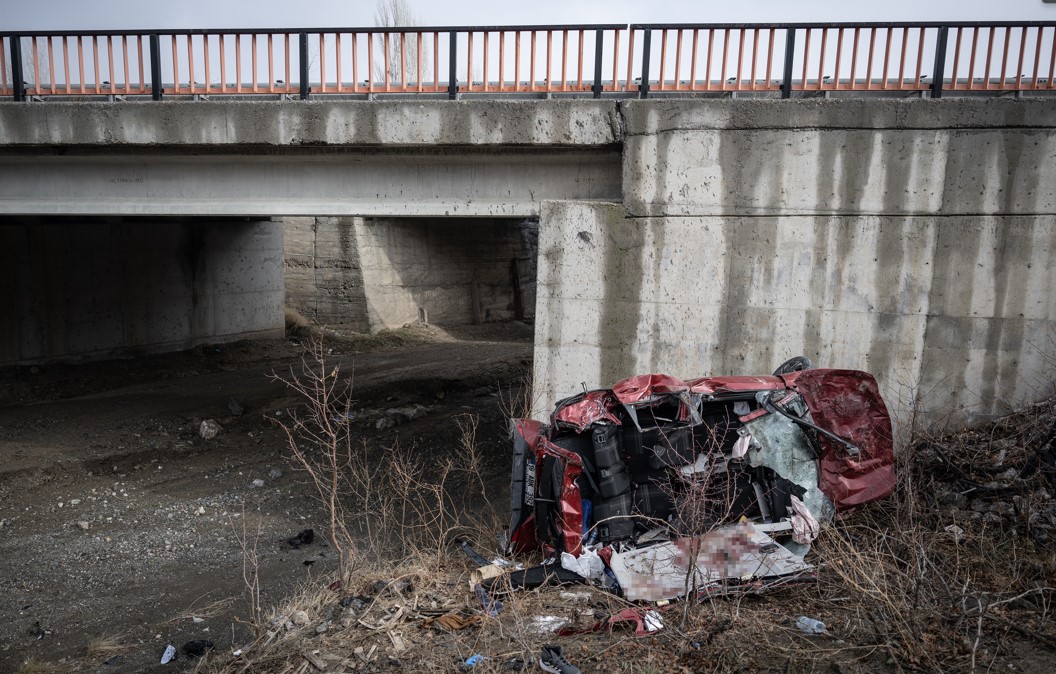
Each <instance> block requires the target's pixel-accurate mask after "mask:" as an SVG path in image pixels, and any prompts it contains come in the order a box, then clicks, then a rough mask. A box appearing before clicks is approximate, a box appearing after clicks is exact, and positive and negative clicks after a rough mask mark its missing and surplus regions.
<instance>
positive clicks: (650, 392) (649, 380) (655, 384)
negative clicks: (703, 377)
mask: <svg viewBox="0 0 1056 674" xmlns="http://www.w3.org/2000/svg"><path fill="white" fill-rule="evenodd" d="M688 390H689V387H688V386H687V385H686V382H684V381H682V380H681V379H679V378H678V377H672V376H671V375H667V374H640V375H638V376H635V377H628V378H627V379H624V380H623V381H621V382H617V383H616V384H615V385H614V386H613V387H612V393H613V395H614V396H616V399H617V400H619V401H620V402H621V403H623V404H624V405H633V404H634V403H639V402H642V401H643V400H648V399H649V398H652V397H653V396H656V395H662V394H667V393H682V392H683V391H688Z"/></svg>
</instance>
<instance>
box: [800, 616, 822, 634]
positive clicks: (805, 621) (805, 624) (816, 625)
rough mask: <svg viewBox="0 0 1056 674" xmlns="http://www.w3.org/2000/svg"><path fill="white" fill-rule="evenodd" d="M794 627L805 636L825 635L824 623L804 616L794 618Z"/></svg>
mask: <svg viewBox="0 0 1056 674" xmlns="http://www.w3.org/2000/svg"><path fill="white" fill-rule="evenodd" d="M796 627H798V628H799V629H800V631H802V632H804V633H806V634H825V623H823V622H821V621H820V620H815V619H813V618H808V617H807V616H805V615H801V616H799V617H798V618H796Z"/></svg>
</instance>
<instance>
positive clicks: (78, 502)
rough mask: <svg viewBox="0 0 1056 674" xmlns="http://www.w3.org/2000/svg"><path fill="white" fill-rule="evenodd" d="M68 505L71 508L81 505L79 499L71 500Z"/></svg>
mask: <svg viewBox="0 0 1056 674" xmlns="http://www.w3.org/2000/svg"><path fill="white" fill-rule="evenodd" d="M70 505H71V506H75V505H81V499H79V498H71V499H70Z"/></svg>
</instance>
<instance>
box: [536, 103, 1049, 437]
mask: <svg viewBox="0 0 1056 674" xmlns="http://www.w3.org/2000/svg"><path fill="white" fill-rule="evenodd" d="M624 113H625V117H626V123H627V137H626V139H625V145H624V190H625V193H624V205H623V206H614V205H611V204H568V203H563V204H562V203H554V204H548V205H546V206H544V208H543V211H542V215H541V228H540V278H539V287H540V292H539V306H538V313H539V315H540V321H539V323H538V327H537V337H536V359H535V380H536V382H537V386H538V387H539V388H538V391H537V396H536V398H537V407H536V414H537V415H543V414H545V413H546V412H547V407H548V405H549V404H550V402H551V401H552V400H554V399H556V398H560V397H563V396H565V395H569V394H571V393H573V392H575V391H577V390H579V388H580V386H581V383H586V385H587V386H588V387H593V386H607V385H610V384H612V383H613V382H614V381H616V380H618V379H620V378H622V377H625V376H628V375H630V374H634V373H636V372H643V371H661V372H669V373H671V374H675V375H680V376H686V377H689V376H697V375H703V374H718V373H729V374H748V373H765V372H769V371H771V370H772V369H773V368H774V367H775V366H776V365H777V364H779V363H780V362H781V361H783V360H785V359H786V358H788V357H790V356H794V355H798V354H801V353H802V354H806V355H809V356H811V357H812V358H813V359H814V360H815V361H816V362H817V363H818V364H820V365H822V366H830V367H850V368H860V369H864V370H869V371H872V372H874V373H875V374H876V375H877V377H878V379H879V380H880V382H881V385H882V386H883V389H884V392H885V395H886V396H887V398H888V400H889V402H890V403H891V405H892V407H893V408H896V410H895V411H896V412H900V411H902V409H903V408H904V409H910V408H912V409H916V410H917V411H918V412H920V413H923V419H924V420H926V421H928V422H932V423H941V422H943V421H946V420H950V421H953V422H955V423H961V422H965V421H968V422H971V421H975V420H981V419H985V418H987V417H989V416H991V415H994V414H998V413H1001V412H1004V411H1006V410H1007V409H1008V407H1009V405H1012V404H1016V403H1020V402H1023V401H1027V400H1032V399H1036V398H1037V397H1039V396H1041V395H1045V394H1047V393H1051V391H1052V382H1053V380H1054V377H1056V350H1054V344H1056V299H1054V295H1053V292H1052V290H1053V289H1054V288H1056V278H1054V274H1056V272H1054V265H1053V263H1052V260H1053V259H1054V258H1053V256H1054V254H1056V106H1054V105H1053V104H1052V103H1050V102H1048V101H993V100H987V101H949V102H946V101H943V102H938V101H840V102H835V101H802V102H796V103H795V104H793V105H791V106H788V105H783V102H778V101H773V102H766V101H752V102H741V103H738V102H730V101H721V102H718V101H716V102H704V101H699V102H686V101H677V102H651V103H642V102H633V103H630V104H627V105H626V106H625V110H624Z"/></svg>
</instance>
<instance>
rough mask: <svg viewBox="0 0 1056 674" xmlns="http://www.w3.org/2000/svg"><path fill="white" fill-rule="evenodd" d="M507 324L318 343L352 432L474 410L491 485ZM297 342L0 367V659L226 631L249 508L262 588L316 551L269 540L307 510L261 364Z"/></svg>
mask: <svg viewBox="0 0 1056 674" xmlns="http://www.w3.org/2000/svg"><path fill="white" fill-rule="evenodd" d="M523 328H524V326H521V328H516V329H513V330H511V329H504V330H500V331H494V330H493V331H491V333H490V334H488V333H483V334H482V333H478V334H476V335H471V337H475V338H476V339H475V340H473V341H470V340H448V341H442V342H432V343H422V344H414V345H410V346H400V347H396V348H393V347H387V346H385V345H384V344H382V345H381V348H376V346H377V345H375V350H369V351H367V352H362V353H356V351H358V350H362V349H363V345H362V344H359V343H354V342H344V341H342V340H340V339H335V340H332V341H331V343H330V345H329V347H330V348H332V349H333V351H332V353H331V358H332V359H333V360H336V361H337V362H340V363H341V365H342V367H343V368H344V369H343V371H345V372H354V382H355V390H356V398H357V400H358V401H359V404H358V405H357V409H358V411H359V412H358V414H359V416H358V417H357V420H356V422H355V423H356V424H357V428H358V432H359V433H360V434H361V435H362V437H363V438H365V439H367V440H368V441H369V442H372V443H377V444H378V445H379V446H384V445H386V444H387V443H388V444H391V443H392V442H395V441H397V440H398V441H399V442H400V443H401V444H403V445H404V446H406V443H412V444H413V445H414V446H415V447H417V448H418V449H419V450H420V451H423V452H435V453H439V454H442V453H444V452H450V451H454V448H455V447H456V446H457V443H456V440H457V426H456V424H455V417H456V416H457V415H459V414H465V413H474V414H478V415H479V416H480V424H479V428H480V435H479V436H478V441H479V442H480V444H481V446H482V447H484V448H485V449H486V450H487V451H488V452H489V456H490V459H489V460H490V461H492V462H493V464H492V466H491V468H492V472H493V473H494V475H495V478H496V482H495V484H496V489H499V490H501V489H502V488H503V486H504V485H506V484H507V482H508V479H507V474H506V471H507V466H508V461H507V458H506V453H505V452H506V447H505V443H504V438H505V421H504V415H503V412H502V409H501V407H502V399H501V398H500V395H499V392H500V389H501V390H502V391H503V392H506V391H508V390H509V389H510V387H513V388H514V389H516V388H517V387H518V386H519V384H520V382H521V381H522V379H523V376H524V375H525V373H526V372H527V370H528V366H529V363H530V357H531V345H530V342H529V341H528V340H529V338H530V329H523ZM299 354H300V349H299V347H298V345H297V344H296V343H292V342H290V341H285V340H284V341H277V342H256V343H240V344H236V345H227V346H224V347H223V348H208V349H204V348H203V349H197V350H195V351H192V352H186V353H183V354H171V355H168V356H152V357H148V358H143V359H139V360H136V361H114V362H110V363H95V364H88V365H80V366H53V367H49V368H45V369H43V370H38V369H33V370H30V369H28V368H19V369H17V370H9V371H6V372H0V390H3V393H2V394H0V521H2V526H0V579H2V585H3V588H4V591H3V592H2V593H0V671H18V669H19V668H20V667H24V663H25V662H26V661H27V660H31V661H39V662H44V663H58V666H59V668H60V669H61V670H69V669H87V670H88V671H108V672H121V671H128V672H142V671H152V670H154V669H155V668H157V669H158V671H169V672H171V671H180V670H182V669H185V668H187V667H189V666H190V662H189V661H188V660H186V659H181V660H180V661H179V662H178V663H177V665H178V669H176V670H174V669H173V666H172V665H169V666H166V667H161V666H160V665H158V662H159V658H160V657H161V654H162V652H163V651H164V649H165V646H166V645H167V644H169V643H172V644H175V645H176V646H180V645H182V644H183V643H184V642H186V641H189V640H192V639H208V640H211V641H214V642H216V644H217V647H218V648H229V647H231V646H232V644H238V643H240V639H243V638H244V637H245V630H243V629H240V626H239V624H238V623H237V622H233V620H236V619H237V618H242V619H244V618H245V617H246V616H247V604H246V602H245V600H244V582H243V577H242V572H243V551H242V548H241V545H240V543H239V541H238V535H239V534H241V532H242V526H243V525H242V521H243V519H245V520H246V521H247V522H249V523H250V526H249V528H250V530H252V529H254V528H255V527H256V526H257V524H258V523H259V526H260V527H261V533H260V538H259V548H258V550H259V555H260V560H261V567H260V573H261V578H262V582H261V587H262V600H263V603H265V604H267V603H269V602H271V601H274V600H277V599H278V598H279V597H280V596H281V595H282V594H283V593H284V592H286V591H288V590H289V589H291V588H292V587H294V586H295V585H296V584H297V583H298V582H299V581H301V580H303V579H304V578H305V577H306V576H307V575H319V574H321V573H325V572H326V571H328V570H330V569H332V568H333V561H334V560H333V555H332V553H331V552H330V550H329V549H328V548H327V547H326V545H325V544H323V543H320V542H318V541H319V539H317V542H316V543H313V544H311V545H308V546H304V547H302V548H300V549H297V550H295V549H293V548H291V546H290V545H289V544H288V543H287V542H286V540H287V539H288V538H289V537H291V536H293V535H295V534H296V533H298V532H299V531H301V530H303V529H307V528H314V529H315V530H316V531H317V532H319V533H321V524H322V521H321V519H320V518H319V517H318V509H317V506H316V504H315V502H314V501H313V500H312V498H311V493H310V491H309V490H308V489H307V488H306V486H305V485H304V484H303V483H302V482H301V479H300V476H299V474H298V473H297V472H296V471H294V470H292V469H291V467H290V466H289V465H287V463H286V461H285V459H284V451H283V448H284V436H283V435H282V433H281V431H280V430H279V429H278V428H276V427H275V425H274V423H272V422H270V421H268V420H267V419H266V417H268V416H274V415H275V414H276V413H277V412H278V411H280V410H283V409H287V410H288V409H289V406H290V405H292V404H294V403H295V400H294V399H293V398H291V397H290V394H289V391H288V390H287V389H286V388H285V387H283V386H282V385H281V384H280V383H277V382H275V381H272V380H270V379H269V378H268V377H267V376H266V374H267V373H269V372H272V371H279V372H288V371H289V368H290V367H295V368H296V367H297V363H298V359H299ZM232 400H235V401H237V403H238V405H234V406H233V407H234V408H235V411H238V406H242V407H243V408H244V412H243V414H241V415H240V416H235V415H234V414H232V410H231V408H230V407H229V405H230V404H231V403H230V401H232ZM413 405H419V406H421V407H422V408H424V409H423V410H422V411H421V412H419V413H420V414H423V416H421V417H419V418H415V419H413V420H406V419H402V418H401V420H402V421H403V423H398V424H397V425H395V426H393V427H391V428H385V429H383V430H378V428H377V423H376V422H377V419H379V418H381V417H384V416H386V410H388V409H390V408H401V407H407V406H413ZM287 413H288V411H287ZM203 419H215V420H217V421H219V423H220V424H221V426H222V430H221V432H220V434H219V435H218V436H217V437H216V438H214V439H211V440H204V439H202V438H201V437H199V426H200V424H201V421H202V420H203ZM383 425H384V424H383ZM261 485H262V486H261ZM506 488H508V486H506ZM501 498H504V497H503V496H500V499H501ZM243 512H244V513H245V514H243ZM106 638H112V639H106ZM112 642H114V643H112ZM112 647H113V648H112ZM86 655H87V656H88V657H85V656H86ZM104 662H109V663H110V664H103V663H104Z"/></svg>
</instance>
